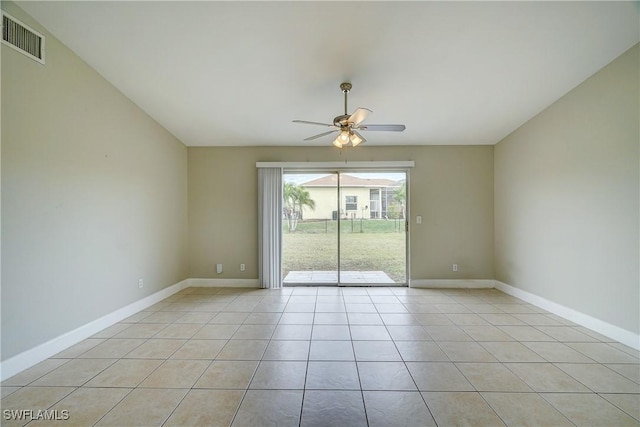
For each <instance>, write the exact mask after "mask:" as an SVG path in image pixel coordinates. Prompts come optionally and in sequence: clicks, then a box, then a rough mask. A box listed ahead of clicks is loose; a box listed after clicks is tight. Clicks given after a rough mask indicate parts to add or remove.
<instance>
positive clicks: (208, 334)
mask: <svg viewBox="0 0 640 427" xmlns="http://www.w3.org/2000/svg"><path fill="white" fill-rule="evenodd" d="M239 327H240V325H227V324H221V325H213V324H207V325H204V326H203V327H202V328H201V329H200V330H199V331H198V332H196V333H195V335H193V337H191V338H192V339H196V340H228V339H230V338H231V337H232V336H233V334H235V333H236V331H237V330H238V328H239Z"/></svg>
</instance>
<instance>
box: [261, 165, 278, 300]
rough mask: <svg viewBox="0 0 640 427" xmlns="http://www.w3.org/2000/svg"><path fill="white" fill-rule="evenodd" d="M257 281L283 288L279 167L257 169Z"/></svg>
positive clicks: (267, 285)
mask: <svg viewBox="0 0 640 427" xmlns="http://www.w3.org/2000/svg"><path fill="white" fill-rule="evenodd" d="M258 263H259V264H258V278H259V280H260V286H262V287H263V288H279V287H280V286H281V285H282V168H258Z"/></svg>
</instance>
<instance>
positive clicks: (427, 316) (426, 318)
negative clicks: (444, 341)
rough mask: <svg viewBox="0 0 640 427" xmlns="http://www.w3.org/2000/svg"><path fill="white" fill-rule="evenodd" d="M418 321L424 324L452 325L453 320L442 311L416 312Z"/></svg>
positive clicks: (415, 315)
mask: <svg viewBox="0 0 640 427" xmlns="http://www.w3.org/2000/svg"><path fill="white" fill-rule="evenodd" d="M413 317H415V318H416V320H417V321H418V323H419V324H420V325H422V326H451V325H453V322H452V321H451V319H449V317H447V315H446V314H442V313H414V314H413Z"/></svg>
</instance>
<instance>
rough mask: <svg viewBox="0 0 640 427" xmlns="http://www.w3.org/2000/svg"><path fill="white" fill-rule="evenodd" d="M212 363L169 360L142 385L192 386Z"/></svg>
mask: <svg viewBox="0 0 640 427" xmlns="http://www.w3.org/2000/svg"><path fill="white" fill-rule="evenodd" d="M210 363H211V362H209V361H208V360H167V361H165V362H164V363H163V364H162V365H161V366H160V367H159V368H158V369H156V370H155V371H153V372H152V373H151V375H149V376H148V377H147V378H146V379H145V380H144V381H143V382H142V384H140V387H149V388H190V387H191V386H193V385H194V384H195V383H196V381H197V380H198V378H200V375H202V373H203V372H204V370H205V369H207V367H208V366H209V364H210Z"/></svg>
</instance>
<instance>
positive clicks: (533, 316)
mask: <svg viewBox="0 0 640 427" xmlns="http://www.w3.org/2000/svg"><path fill="white" fill-rule="evenodd" d="M513 317H515V318H517V319H520V320H522V321H523V322H524V323H526V324H527V325H531V326H562V325H563V323H562V322H560V321H558V320H557V319H554V318H553V317H549V316H547V315H545V314H539V313H523V314H514V315H513Z"/></svg>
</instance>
